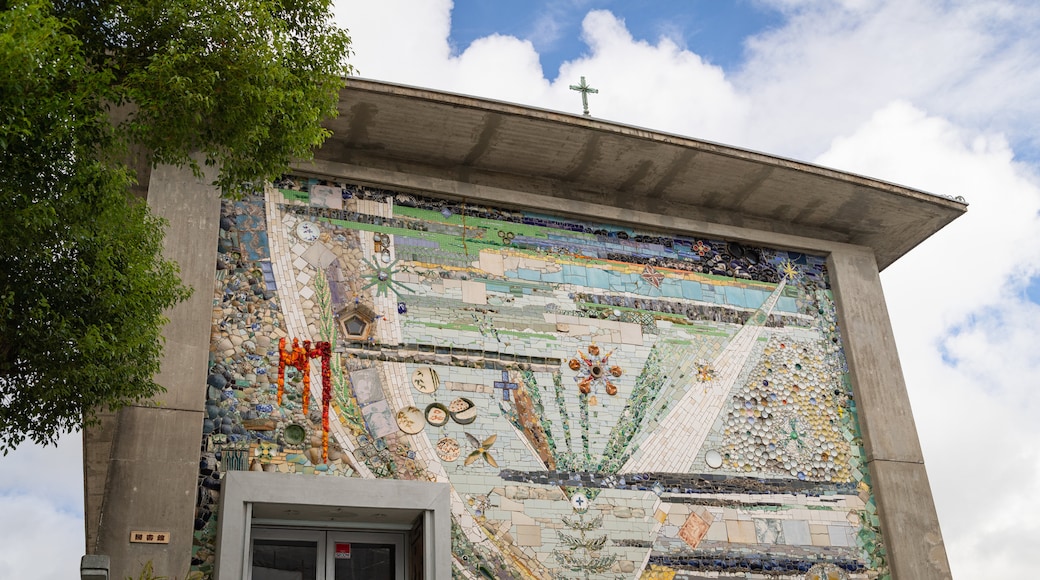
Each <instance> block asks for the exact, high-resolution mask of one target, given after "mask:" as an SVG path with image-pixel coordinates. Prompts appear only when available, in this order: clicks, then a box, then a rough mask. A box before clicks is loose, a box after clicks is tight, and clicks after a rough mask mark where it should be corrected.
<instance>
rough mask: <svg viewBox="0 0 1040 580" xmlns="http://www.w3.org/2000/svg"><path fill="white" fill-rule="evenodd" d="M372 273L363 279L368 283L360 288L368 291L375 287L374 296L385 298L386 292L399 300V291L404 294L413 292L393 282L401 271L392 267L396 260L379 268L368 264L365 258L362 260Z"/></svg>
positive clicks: (395, 281)
mask: <svg viewBox="0 0 1040 580" xmlns="http://www.w3.org/2000/svg"><path fill="white" fill-rule="evenodd" d="M362 260H363V261H364V262H365V265H367V266H368V267H369V268H371V269H372V272H371V273H369V274H366V275H365V279H367V280H368V281H369V282H368V284H365V286H364V287H362V290H368V289H369V288H371V287H373V286H375V288H376V294H377V295H379V296H386V295H387V293H388V292H393V293H394V295H396V296H397V297H398V298H401V290H403V291H406V292H414V290H412V289H411V288H409V287H408V286H406V285H405V284H402V283H400V282H398V281H397V280H394V275H396V274H399V273H401V270H397V269H395V268H394V267H395V266H396V265H397V262H398V260H394V261H393V262H390V263H389V264H387V265H386V266H380V265H378V264H374V263H372V262H370V261H369V260H368V259H367V258H362Z"/></svg>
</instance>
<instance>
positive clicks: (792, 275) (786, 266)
mask: <svg viewBox="0 0 1040 580" xmlns="http://www.w3.org/2000/svg"><path fill="white" fill-rule="evenodd" d="M778 269H779V270H780V273H781V274H783V275H784V277H785V278H787V279H788V280H796V279H798V277H799V276H801V275H802V271H801V270H799V269H798V266H796V265H795V263H794V262H792V261H791V260H784V261H783V262H780V267H779V268H778Z"/></svg>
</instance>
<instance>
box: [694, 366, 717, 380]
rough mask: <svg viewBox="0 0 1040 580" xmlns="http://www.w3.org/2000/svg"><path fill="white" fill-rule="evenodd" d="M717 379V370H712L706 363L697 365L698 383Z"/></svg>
mask: <svg viewBox="0 0 1040 580" xmlns="http://www.w3.org/2000/svg"><path fill="white" fill-rule="evenodd" d="M714 378H715V369H713V368H711V365H709V364H707V363H704V364H699V365H697V382H698V383H706V382H708V381H710V380H712V379H714Z"/></svg>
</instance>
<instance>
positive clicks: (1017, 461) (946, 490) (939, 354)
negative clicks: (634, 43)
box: [817, 101, 1040, 578]
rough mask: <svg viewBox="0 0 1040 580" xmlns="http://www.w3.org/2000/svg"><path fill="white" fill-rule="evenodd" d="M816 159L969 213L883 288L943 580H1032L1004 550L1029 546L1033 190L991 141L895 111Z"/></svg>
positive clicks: (1038, 229)
mask: <svg viewBox="0 0 1040 580" xmlns="http://www.w3.org/2000/svg"><path fill="white" fill-rule="evenodd" d="M817 161H818V162H820V163H822V164H824V165H828V166H831V167H836V168H841V169H845V170H849V171H854V172H857V173H863V174H867V175H880V176H884V177H885V178H886V179H891V180H894V181H897V182H899V183H904V184H907V185H910V186H914V187H919V188H922V189H925V190H931V191H937V192H943V193H945V194H948V195H960V196H963V197H965V198H967V199H968V200H969V201H970V202H971V206H970V210H969V212H968V213H967V214H966V215H965V216H963V217H961V218H959V219H958V220H956V221H955V222H953V223H952V224H951V225H949V226H947V227H946V228H945V229H943V230H942V231H940V232H939V233H938V234H936V235H935V236H933V237H932V238H930V239H929V240H927V241H926V242H924V243H923V244H922V245H921V246H920V247H919V248H917V249H915V250H914V251H912V252H911V253H910V254H908V255H907V256H905V257H904V258H903V259H901V260H900V261H898V262H896V263H895V264H894V265H893V266H891V267H890V268H889V269H888V270H886V272H885V273H884V274H883V276H882V278H883V280H884V284H885V289H886V294H887V298H888V303H889V309H890V314H891V316H892V320H893V327H894V330H895V332H896V338H897V343H898V346H899V349H900V359H901V361H902V364H903V370H904V374H905V376H906V381H907V386H908V391H909V393H910V397H911V401H912V404H913V408H914V415H915V418H916V421H917V425H918V430H919V433H920V437H921V444H922V448H923V450H924V453H925V458H926V465H927V467H928V472H929V479H930V481H931V484H932V488H933V490H934V495H935V502H936V507H937V509H938V512H939V514H940V520H941V523H942V525H943V532H944V536H945V540H946V544H947V550H948V554H949V558H950V560H951V565H952V566H953V570H954V572H955V577H960V576H963V577H967V578H994V577H1000V578H1030V577H1033V575H1034V571H1033V570H1032V567H1031V566H1030V565H1029V563H1028V562H1026V561H1025V559H1024V558H1021V557H1016V554H1021V553H1022V552H1015V549H1016V546H1017V547H1021V546H1025V545H1036V544H1037V543H1038V542H1040V525H1037V524H1035V523H1033V522H1032V520H1031V519H1026V518H1023V515H1022V506H1024V505H1029V504H1030V503H1031V499H1030V498H1031V497H1034V496H1035V495H1036V494H1037V493H1040V472H1038V470H1037V468H1038V466H1040V447H1038V442H1040V425H1038V424H1037V423H1036V421H1035V420H1034V419H1033V417H1034V416H1035V412H1036V411H1037V410H1040V393H1038V392H1036V391H1035V390H1034V389H1033V385H1032V384H1031V381H1030V380H1028V378H1027V377H1032V376H1036V374H1037V373H1038V372H1040V352H1038V351H1037V350H1036V348H1035V345H1036V344H1040V327H1038V326H1037V325H1036V321H1037V320H1038V319H1040V306H1037V305H1036V304H1032V303H1029V302H1024V301H1023V300H1022V299H1021V285H1022V284H1023V282H1024V280H1025V279H1026V277H1028V276H1029V275H1031V274H1033V273H1035V272H1037V271H1038V270H1040V253H1038V252H1036V251H1035V250H1036V249H1037V248H1040V219H1038V217H1037V212H1038V210H1040V184H1038V182H1037V180H1036V179H1035V177H1034V176H1033V175H1032V174H1031V172H1030V171H1029V170H1028V168H1026V167H1024V166H1022V165H1020V164H1017V163H1016V162H1015V161H1014V160H1013V157H1012V152H1011V150H1010V148H1009V147H1008V145H1007V143H1006V141H1005V140H1004V139H1002V138H1001V137H1000V136H999V135H991V134H985V133H979V132H973V131H967V130H964V129H962V128H958V127H956V126H955V125H953V124H952V123H950V122H949V121H946V120H944V119H942V118H938V117H935V116H929V115H927V114H925V113H924V112H923V111H921V110H920V109H917V108H915V107H913V106H911V105H910V104H908V103H906V102H903V101H896V102H893V103H890V104H889V105H888V106H886V107H884V108H882V109H881V110H879V111H878V112H876V113H875V114H874V115H873V116H872V117H871V118H870V119H869V120H868V121H867V122H866V123H864V124H863V125H862V126H861V127H859V128H858V129H857V130H856V131H855V132H853V133H852V134H850V135H848V136H846V137H841V138H837V139H835V140H834V142H833V143H832V145H831V147H830V149H829V150H828V151H827V152H826V153H825V154H824V155H822V156H821V157H820V158H819V159H817ZM1030 543H1031V544H1030ZM1001 551H1003V552H1005V553H1004V556H1005V557H1003V558H996V557H994V556H995V555H996V554H997V553H999V552H1001Z"/></svg>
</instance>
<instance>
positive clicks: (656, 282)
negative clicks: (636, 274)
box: [642, 264, 664, 288]
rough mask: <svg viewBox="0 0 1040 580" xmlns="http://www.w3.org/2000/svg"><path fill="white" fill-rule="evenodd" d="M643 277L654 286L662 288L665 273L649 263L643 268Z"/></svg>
mask: <svg viewBox="0 0 1040 580" xmlns="http://www.w3.org/2000/svg"><path fill="white" fill-rule="evenodd" d="M642 278H643V280H646V281H647V282H649V283H650V284H651V285H652V286H653V287H654V288H660V287H661V280H664V274H662V273H660V272H658V271H657V269H656V268H654V267H653V266H651V265H650V264H647V265H646V267H645V268H643V274H642Z"/></svg>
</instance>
